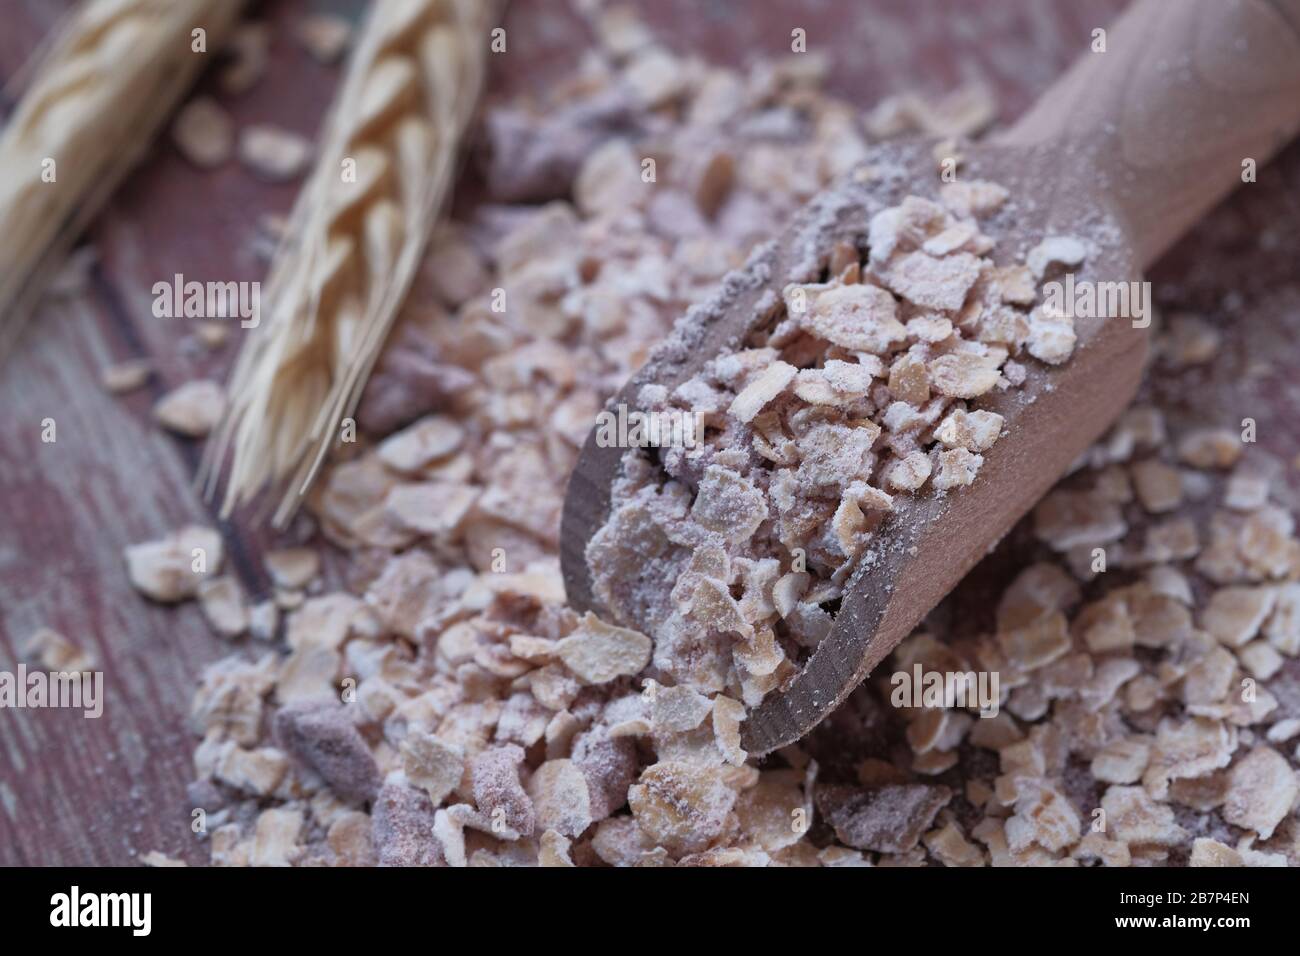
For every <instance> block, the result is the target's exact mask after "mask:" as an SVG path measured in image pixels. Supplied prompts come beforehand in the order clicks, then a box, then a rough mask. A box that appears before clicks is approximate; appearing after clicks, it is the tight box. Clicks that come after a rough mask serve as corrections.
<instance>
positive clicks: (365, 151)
mask: <svg viewBox="0 0 1300 956" xmlns="http://www.w3.org/2000/svg"><path fill="white" fill-rule="evenodd" d="M495 9H496V4H495V3H492V2H487V0H378V2H377V3H376V4H375V5H374V7H373V8H372V10H371V13H370V17H369V19H368V21H367V23H366V26H365V28H364V30H363V32H362V35H361V38H360V41H359V43H358V46H357V49H356V52H355V53H354V55H353V57H352V60H351V62H350V64H349V66H348V69H347V73H346V75H345V77H344V79H343V84H342V87H341V90H340V92H339V95H338V97H337V99H336V101H335V104H334V106H333V108H332V110H331V115H330V117H329V119H328V120H327V122H326V128H325V133H324V134H323V137H322V139H323V142H322V144H321V150H320V153H319V156H318V160H317V164H316V166H315V168H314V170H313V172H312V174H311V177H310V178H309V180H308V182H307V183H306V185H305V186H304V187H303V191H302V193H301V195H300V196H299V198H298V201H297V203H296V205H295V207H294V211H293V213H292V215H291V217H290V220H289V224H288V227H287V229H286V232H285V235H284V238H283V240H282V241H281V244H280V247H279V249H278V250H277V252H276V255H275V257H274V260H273V262H272V265H271V269H270V274H269V276H268V279H267V287H266V290H265V293H264V295H263V303H264V307H263V314H262V316H261V320H260V324H259V326H258V328H256V330H255V331H254V332H253V333H252V335H251V337H250V338H249V340H248V341H247V343H246V344H245V345H244V347H243V350H242V351H241V353H240V355H239V359H238V361H237V363H236V365H235V369H234V372H233V374H232V376H231V380H230V385H229V388H228V393H229V400H230V407H229V411H228V413H227V417H226V419H225V421H224V422H223V423H222V425H221V428H220V429H219V431H218V433H217V436H216V440H215V441H214V442H213V443H212V445H211V446H210V447H209V449H208V453H207V455H206V457H205V460H204V467H203V472H202V477H203V480H204V483H205V486H206V491H207V493H208V494H209V495H211V494H213V493H214V492H215V490H216V485H217V482H218V480H219V477H220V474H219V473H220V471H221V468H222V466H223V463H224V462H225V461H226V459H227V457H229V459H230V468H229V473H228V475H227V479H226V481H227V484H226V491H225V495H224V499H223V503H222V511H223V514H229V513H230V512H231V511H232V510H233V509H234V508H235V507H236V506H237V505H239V504H241V503H243V502H245V501H247V500H248V499H250V498H251V497H253V496H254V495H256V494H257V493H258V492H259V491H261V490H262V489H264V488H267V487H271V488H274V489H275V490H276V491H277V492H278V493H279V494H280V499H279V503H278V505H277V506H276V508H275V511H274V514H273V519H272V520H273V523H274V524H275V525H276V526H283V525H284V524H285V523H286V522H287V521H288V520H289V519H290V518H291V517H292V515H293V514H294V512H295V511H296V509H297V507H298V505H299V503H300V502H301V500H302V496H303V494H304V493H305V492H306V490H307V489H308V488H309V487H310V485H311V482H312V480H313V478H314V477H315V474H316V472H317V470H318V469H319V467H320V465H321V463H322V462H323V460H324V458H325V456H326V455H327V454H328V452H329V450H330V448H332V447H333V446H334V444H335V442H336V440H337V439H338V438H339V436H340V427H341V422H342V421H343V419H344V418H345V417H347V416H349V415H351V414H352V412H353V410H354V409H355V407H356V404H357V401H358V400H359V398H360V396H361V391H362V389H363V388H364V386H365V383H366V380H367V378H368V376H369V374H370V371H371V368H372V367H373V365H374V362H375V359H376V358H377V356H378V354H379V351H380V348H381V346H382V345H383V342H384V339H385V337H386V335H387V333H388V330H389V329H390V327H391V326H392V324H393V320H394V318H395V316H396V315H397V312H398V309H399V308H400V307H401V304H402V302H403V300H404V299H405V297H406V294H407V291H408V290H409V288H410V285H411V282H412V279H413V278H414V276H415V273H416V270H417V268H418V266H419V263H420V259H421V256H422V254H423V251H424V248H425V246H426V244H427V241H428V239H429V235H430V233H431V231H432V228H433V225H434V223H435V220H436V218H437V215H438V212H439V209H440V208H441V206H442V203H443V201H444V199H445V198H446V196H447V193H448V192H449V190H450V187H451V183H452V177H453V173H454V171H455V160H456V155H457V151H458V148H459V146H460V143H461V139H462V136H463V134H464V131H465V127H466V125H467V123H468V121H469V119H470V116H471V115H472V112H473V109H474V105H475V102H476V100H477V98H478V92H479V89H480V86H481V85H482V79H483V72H484V61H485V58H486V51H487V45H488V35H487V28H488V24H489V23H490V22H491V18H492V16H493V14H494V13H495Z"/></svg>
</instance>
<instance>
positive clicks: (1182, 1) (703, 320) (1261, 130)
mask: <svg viewBox="0 0 1300 956" xmlns="http://www.w3.org/2000/svg"><path fill="white" fill-rule="evenodd" d="M1108 33H1109V36H1108V38H1107V41H1108V42H1107V50H1106V52H1089V53H1085V54H1084V55H1083V56H1082V57H1081V58H1080V60H1079V61H1078V62H1077V63H1076V64H1075V65H1074V66H1073V68H1071V70H1070V71H1069V72H1068V73H1066V74H1065V75H1064V76H1063V77H1062V78H1061V79H1060V80H1059V81H1058V82H1057V83H1056V84H1055V85H1054V86H1053V87H1052V88H1051V89H1050V90H1049V91H1048V93H1047V94H1046V95H1045V96H1044V97H1043V98H1042V99H1041V100H1040V101H1039V102H1038V103H1037V104H1036V105H1035V106H1034V108H1033V109H1032V110H1030V112H1029V113H1028V114H1027V115H1026V116H1025V117H1024V118H1022V119H1021V120H1020V122H1019V123H1017V124H1016V125H1015V126H1014V127H1013V128H1012V129H1011V130H1009V131H1008V132H1007V133H1005V134H1004V135H1002V136H1000V137H998V138H997V139H995V140H994V141H992V142H990V143H988V144H981V145H969V146H962V147H961V150H960V152H961V155H962V156H963V160H962V163H961V166H960V167H959V169H960V171H959V174H958V177H959V179H964V180H977V179H988V180H992V181H994V182H997V183H1000V184H1001V185H1003V186H1006V187H1007V188H1008V189H1009V190H1010V192H1011V201H1010V202H1009V203H1008V205H1007V206H1005V207H1004V208H1003V209H1002V210H999V212H998V213H997V214H996V215H995V216H994V217H991V218H989V219H987V220H984V227H985V231H986V232H988V233H989V234H990V235H993V236H994V237H995V238H997V239H998V247H997V251H996V253H995V259H996V260H997V261H998V262H999V264H1002V263H1006V262H1010V261H1012V260H1013V259H1014V260H1016V261H1022V260H1023V256H1024V254H1025V253H1026V252H1027V251H1028V250H1029V249H1031V248H1033V247H1034V246H1035V245H1037V244H1038V242H1039V241H1041V240H1042V239H1043V238H1045V237H1047V236H1053V235H1065V236H1071V235H1075V236H1080V237H1087V238H1089V239H1091V240H1092V245H1093V247H1094V251H1093V253H1092V254H1091V255H1090V256H1089V258H1088V260H1087V261H1086V263H1085V264H1084V266H1083V268H1082V269H1081V270H1077V273H1076V281H1082V280H1085V279H1086V280H1090V281H1094V282H1100V281H1119V282H1128V281H1133V280H1139V279H1140V278H1141V272H1142V270H1143V269H1144V268H1146V267H1147V266H1149V265H1150V264H1151V263H1152V262H1154V261H1155V260H1156V259H1157V258H1158V257H1159V256H1160V254H1161V253H1162V252H1164V251H1165V250H1166V249H1167V248H1168V247H1169V246H1170V245H1171V244H1172V243H1173V242H1175V241H1176V240H1177V239H1178V238H1179V237H1180V236H1181V235H1183V233H1184V232H1185V231H1186V230H1188V229H1189V228H1190V227H1191V226H1192V225H1193V224H1194V223H1195V222H1196V221H1197V220H1198V219H1199V218H1200V217H1201V216H1202V215H1203V214H1204V213H1205V212H1207V211H1208V210H1209V209H1210V208H1211V207H1212V206H1213V205H1214V204H1215V203H1216V202H1218V200H1219V199H1221V198H1222V197H1223V196H1225V195H1226V194H1227V193H1228V192H1229V191H1231V190H1232V189H1233V188H1234V187H1235V186H1236V185H1238V184H1240V183H1241V182H1243V163H1245V161H1246V160H1253V161H1254V163H1255V164H1256V165H1258V166H1262V165H1263V164H1264V163H1265V161H1266V160H1267V159H1268V158H1269V157H1270V156H1271V155H1272V154H1273V153H1274V152H1275V151H1276V150H1277V149H1278V148H1279V147H1280V146H1281V145H1282V144H1284V143H1285V142H1286V141H1287V140H1288V139H1289V138H1290V137H1291V136H1292V135H1293V134H1294V133H1295V132H1296V130H1297V128H1298V127H1300V0H1178V2H1168V0H1140V2H1138V3H1136V4H1135V5H1134V6H1133V7H1131V8H1130V9H1129V10H1128V11H1127V12H1126V13H1125V14H1124V16H1123V17H1122V18H1121V19H1120V20H1119V22H1118V23H1116V24H1115V25H1114V26H1113V27H1112V28H1111V29H1110V30H1109V31H1108ZM935 169H936V160H935V157H934V155H933V144H930V143H894V144H887V145H883V146H881V147H878V148H877V149H876V150H875V151H874V152H873V155H872V156H871V157H870V158H869V159H868V160H867V161H866V162H865V163H864V164H863V166H862V167H860V171H859V172H858V173H857V174H856V175H855V176H854V177H852V178H851V179H850V181H849V182H846V183H843V184H841V185H840V186H838V187H836V188H835V189H833V190H830V191H828V192H826V193H824V194H822V195H820V196H818V197H816V198H815V199H814V200H813V201H812V202H811V203H809V205H808V207H806V208H805V209H804V210H803V211H802V212H801V213H800V214H799V215H798V216H797V217H796V219H795V221H794V222H793V223H792V225H791V227H790V228H789V229H788V230H787V232H786V233H785V235H784V236H783V237H781V238H780V239H779V240H777V241H775V242H772V243H768V244H766V245H764V246H762V247H760V248H759V249H757V250H755V252H754V254H753V255H752V256H751V257H750V260H749V262H747V263H746V265H745V266H744V267H743V268H741V269H740V270H737V271H736V272H734V273H732V274H731V275H729V276H728V277H727V279H726V280H725V281H724V283H723V287H722V289H721V290H720V291H719V293H718V294H717V295H716V296H715V297H714V299H713V300H711V301H710V302H708V303H705V304H703V305H702V306H697V307H696V308H693V309H692V310H690V311H689V312H688V313H687V314H686V316H685V317H684V318H683V319H682V320H681V321H680V322H679V323H678V325H677V327H676V328H675V329H674V331H673V334H672V336H671V337H670V338H669V340H668V341H666V342H665V343H664V344H663V346H661V347H660V348H659V349H658V350H657V351H656V353H655V355H654V356H653V357H652V359H651V361H650V362H649V363H648V364H647V365H646V366H645V367H643V368H642V369H641V370H640V371H639V372H638V373H637V374H636V375H635V376H634V377H633V378H632V379H631V380H630V381H629V382H628V383H627V385H626V386H625V387H624V388H623V390H622V391H621V392H620V393H619V394H618V395H617V396H615V397H614V398H613V399H611V401H610V403H609V405H608V406H607V407H609V408H615V407H616V406H617V405H618V404H620V403H622V404H625V405H626V406H627V408H628V409H629V410H635V409H637V408H638V407H639V405H638V402H637V392H638V390H639V389H640V387H641V386H642V385H645V384H647V383H652V382H654V383H660V384H663V385H665V386H667V387H668V388H669V389H670V390H671V389H672V388H674V387H676V386H677V385H678V384H680V383H681V382H683V381H685V380H686V379H688V378H690V377H692V376H694V375H695V374H697V373H698V372H699V371H700V370H701V368H702V367H703V366H704V365H705V364H706V363H707V362H708V361H709V360H710V359H712V358H713V357H714V356H716V355H718V354H719V353H720V352H722V351H724V350H731V349H734V348H736V347H739V346H740V345H741V344H742V343H743V342H745V341H746V340H747V339H748V338H749V336H750V335H751V333H752V332H754V331H755V330H756V329H761V328H763V327H764V325H765V324H766V323H769V322H771V320H772V308H771V302H772V301H773V300H772V299H771V297H770V296H768V297H767V298H766V299H765V298H764V296H765V295H766V294H767V293H769V292H771V291H775V292H777V293H778V294H779V292H780V290H781V289H782V288H783V287H784V286H785V285H786V284H788V283H791V282H801V283H802V282H811V281H816V280H817V277H818V275H819V274H820V273H821V271H822V268H823V267H824V265H825V263H826V261H827V259H828V258H829V253H830V251H831V249H832V247H833V246H834V245H835V243H836V242H839V241H848V242H852V243H855V244H856V245H858V247H859V248H860V249H862V248H864V247H865V234H866V229H867V223H868V221H869V220H870V218H871V216H872V215H873V214H874V213H876V212H877V211H879V210H880V209H883V208H886V207H888V206H892V205H895V204H897V203H898V202H899V201H901V200H902V198H903V197H904V196H905V195H908V194H918V195H923V196H930V197H933V195H934V194H935V193H936V191H937V187H938V185H939V177H938V175H937V171H936V172H935V174H934V175H929V173H930V172H931V171H934V170H935ZM1098 247H1099V248H1098ZM1149 320H1150V316H1149V314H1148V315H1147V317H1146V323H1138V324H1141V325H1143V326H1144V325H1145V324H1147V323H1149ZM1075 330H1076V334H1077V336H1078V342H1077V345H1076V348H1075V352H1074V355H1073V357H1072V358H1071V359H1070V360H1069V361H1068V362H1067V363H1066V364H1064V365H1062V366H1057V367H1049V366H1045V365H1043V364H1042V363H1039V362H1036V361H1033V360H1028V361H1027V362H1026V364H1027V365H1028V366H1030V371H1029V376H1028V378H1027V379H1026V381H1025V383H1024V384H1023V386H1021V387H1020V388H1019V389H1010V390H1007V391H1005V392H994V393H989V395H986V396H984V397H983V398H981V399H980V400H978V401H976V402H975V403H973V404H974V406H975V407H978V408H986V409H988V410H990V411H994V412H997V413H998V414H1000V415H1002V416H1003V417H1004V419H1005V427H1004V430H1003V435H1002V438H1001V439H1000V440H999V441H998V443H997V444H996V445H994V446H993V448H992V449H991V450H990V451H989V452H987V453H986V454H985V460H984V465H983V467H982V468H981V470H980V473H979V475H978V477H977V478H976V480H975V482H974V483H973V484H972V485H971V486H969V487H967V488H965V489H962V490H960V491H959V492H955V493H949V494H947V495H946V496H942V497H940V496H936V495H935V494H933V493H927V492H926V491H924V490H923V491H922V493H920V494H918V495H917V496H915V497H914V498H911V499H909V498H907V497H906V496H903V495H899V496H896V497H895V510H894V511H893V512H892V513H891V514H890V516H889V518H888V519H887V520H886V522H885V523H884V524H883V525H882V526H881V528H880V529H879V530H878V531H877V535H876V541H877V542H881V541H884V542H886V543H887V544H886V546H885V547H883V548H880V547H878V548H877V550H878V551H883V552H884V554H883V559H882V560H878V561H877V562H876V563H875V564H874V565H873V566H871V567H870V568H869V569H865V568H859V570H858V572H857V573H856V574H855V575H854V576H853V578H852V579H851V580H850V581H849V584H848V586H847V587H846V589H845V593H844V598H843V600H842V602H841V606H840V609H839V612H838V614H837V615H836V618H835V623H834V626H833V628H832V630H831V632H830V634H829V635H828V636H827V637H826V638H824V639H823V640H822V642H821V643H820V644H819V645H818V647H817V649H816V651H815V652H814V653H813V654H812V656H811V658H809V660H808V661H807V663H806V664H805V666H804V668H803V671H802V672H801V673H800V674H799V675H798V676H797V677H796V678H795V680H794V681H793V682H792V683H791V684H790V685H789V686H788V687H787V688H786V689H785V690H784V691H783V692H781V693H775V692H774V693H772V694H769V695H768V696H767V698H766V699H764V701H763V702H762V704H761V705H759V706H758V707H757V708H755V709H754V710H753V711H751V712H750V714H749V716H748V718H747V719H746V721H745V723H744V725H743V728H742V730H743V745H744V747H745V749H746V750H748V751H749V752H750V753H753V754H764V753H767V752H769V751H771V750H774V749H775V748H777V747H781V746H783V745H785V744H788V743H790V742H792V741H795V740H797V739H799V738H800V737H801V736H803V735H804V734H805V733H807V732H808V731H809V730H810V729H812V727H813V726H814V725H816V724H817V723H818V722H819V721H820V720H821V719H822V718H823V717H825V716H826V715H827V714H828V713H830V712H831V711H832V710H833V709H834V708H835V707H837V706H838V705H839V704H840V703H841V702H842V701H843V700H844V698H845V697H847V696H848V694H849V693H850V692H851V691H852V690H853V688H855V687H856V686H857V685H858V683H859V682H861V681H862V679H863V678H864V677H866V676H867V674H868V673H870V672H871V670H872V668H874V667H875V666H876V665H877V664H878V663H879V662H880V661H881V660H883V659H884V658H885V656H886V655H888V654H889V652H890V651H892V650H893V649H894V647H895V646H896V645H897V644H898V642H899V641H901V640H902V639H903V638H904V637H905V636H907V634H909V633H910V632H911V631H912V629H913V628H914V627H916V625H917V624H918V623H919V622H920V620H921V619H922V617H924V615H925V614H927V613H928V612H929V611H930V610H931V609H932V608H933V607H934V606H935V605H936V604H937V603H938V602H939V601H940V600H941V599H942V598H943V597H944V596H945V595H946V594H947V593H948V592H949V591H950V590H951V589H952V587H953V586H954V585H955V584H956V583H957V582H958V581H959V580H960V579H961V578H962V577H963V576H964V575H965V574H966V572H967V571H969V570H970V568H971V567H972V566H974V565H975V563H976V562H978V561H979V560H980V558H982V557H983V556H984V555H985V554H986V553H987V552H988V551H989V549H990V548H992V547H993V545H995V544H996V543H997V542H998V540H999V539H1000V538H1001V537H1002V536H1003V535H1004V534H1006V532H1007V531H1009V530H1010V529H1011V527H1012V526H1013V525H1014V524H1015V522H1016V521H1017V520H1019V519H1020V518H1021V517H1022V516H1023V515H1024V514H1025V513H1026V512H1027V511H1028V510H1029V509H1030V508H1031V507H1032V506H1033V505H1034V504H1035V503H1036V502H1037V501H1038V499H1039V498H1040V497H1041V496H1042V495H1043V494H1044V493H1045V492H1046V491H1047V490H1048V489H1049V488H1050V487H1051V486H1052V484H1053V483H1054V482H1055V481H1056V480H1057V479H1058V478H1059V477H1060V476H1061V475H1062V474H1063V473H1064V472H1065V471H1066V470H1067V469H1068V468H1069V466H1070V465H1071V463H1072V462H1073V461H1074V460H1075V459H1076V458H1077V457H1078V456H1079V455H1080V454H1081V453H1082V452H1083V451H1084V450H1085V449H1086V448H1087V447H1088V446H1089V445H1090V444H1091V443H1092V442H1093V441H1095V440H1096V439H1097V438H1098V437H1099V436H1100V435H1101V433H1102V432H1103V431H1104V430H1105V429H1106V428H1107V427H1108V426H1109V425H1110V424H1111V422H1112V421H1113V420H1114V419H1115V418H1116V416H1118V414H1119V413H1120V412H1121V411H1122V410H1123V409H1124V407H1125V405H1126V404H1127V403H1128V402H1129V400H1130V399H1131V397H1132V396H1133V393H1134V391H1135V390H1136V388H1137V385H1138V382H1139V379H1140V377H1141V374H1142V369H1143V363H1144V358H1145V355H1146V348H1147V332H1146V329H1145V327H1135V321H1134V320H1132V319H1130V318H1128V317H1110V318H1082V317H1076V319H1075ZM624 453H625V449H623V448H617V447H601V446H600V445H599V444H598V443H597V440H596V434H595V431H594V430H593V433H592V434H591V435H589V436H588V439H587V442H586V445H585V446H584V448H583V450H582V454H581V456H580V458H579V460H578V464H577V467H576V468H575V470H574V473H573V476H572V478H571V479H570V482H569V487H568V492H567V497H566V499H565V505H564V515H563V523H562V533H561V562H562V567H563V572H564V580H565V587H566V589H567V592H568V599H569V602H570V603H571V604H572V605H573V606H575V607H577V608H579V609H583V610H587V609H590V610H593V611H595V612H596V613H598V614H601V613H606V611H605V609H604V608H602V607H601V606H600V603H599V602H598V601H597V600H596V599H595V597H594V596H593V593H592V581H591V574H590V570H589V568H588V566H587V561H586V557H585V551H586V546H587V542H588V541H589V540H590V539H591V537H592V535H593V534H594V533H595V532H596V530H597V529H598V528H600V527H601V525H603V524H604V522H605V521H606V519H607V518H608V515H609V508H610V484H611V482H612V481H613V480H614V478H615V477H616V476H617V474H618V473H619V470H620V468H621V459H622V456H623V455H624ZM633 623H635V622H633Z"/></svg>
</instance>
